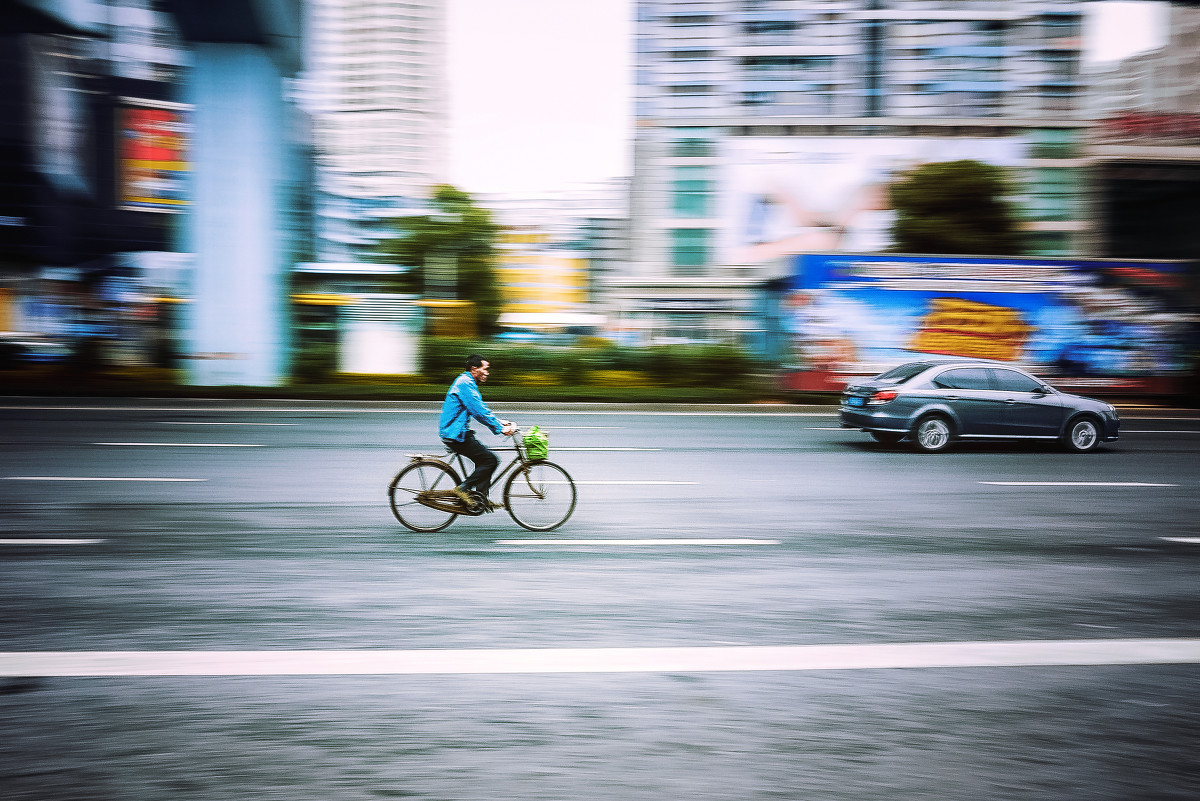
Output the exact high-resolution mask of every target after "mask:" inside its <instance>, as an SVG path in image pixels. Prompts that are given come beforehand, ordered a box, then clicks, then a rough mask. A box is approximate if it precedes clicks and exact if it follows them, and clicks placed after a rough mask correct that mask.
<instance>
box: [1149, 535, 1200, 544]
mask: <svg viewBox="0 0 1200 801" xmlns="http://www.w3.org/2000/svg"><path fill="white" fill-rule="evenodd" d="M1159 539H1160V540H1166V541H1167V542H1186V543H1188V544H1189V545H1200V537H1159Z"/></svg>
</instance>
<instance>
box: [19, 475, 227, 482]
mask: <svg viewBox="0 0 1200 801" xmlns="http://www.w3.org/2000/svg"><path fill="white" fill-rule="evenodd" d="M0 478H2V479H3V480H5V481H149V482H156V481H163V482H175V481H208V479H207V478H144V477H134V476H129V477H118V476H0Z"/></svg>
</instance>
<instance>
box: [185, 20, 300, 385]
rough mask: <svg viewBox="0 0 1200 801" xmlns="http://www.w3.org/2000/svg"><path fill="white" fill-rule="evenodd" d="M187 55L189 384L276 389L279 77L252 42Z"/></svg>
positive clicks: (282, 155)
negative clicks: (192, 259)
mask: <svg viewBox="0 0 1200 801" xmlns="http://www.w3.org/2000/svg"><path fill="white" fill-rule="evenodd" d="M191 55H192V69H191V71H190V76H189V79H188V84H187V90H186V92H187V98H186V99H187V101H188V103H190V104H191V106H192V112H191V113H192V117H191V123H192V131H191V153H190V160H191V163H192V166H193V169H192V173H191V201H192V204H191V213H190V214H188V215H186V220H185V222H184V226H185V230H184V232H183V234H184V240H185V241H184V250H186V251H187V252H190V253H193V254H195V268H194V271H193V285H192V291H191V303H189V304H188V309H187V313H186V318H185V319H186V332H187V333H186V340H185V341H186V348H187V354H186V355H187V364H188V368H189V369H188V381H189V383H191V384H194V385H200V386H218V385H245V386H275V385H278V384H281V383H283V381H284V379H285V377H286V371H287V364H286V361H287V338H288V324H287V299H286V289H287V280H286V278H287V275H288V267H289V266H288V265H286V264H285V263H284V261H285V254H287V253H288V252H289V248H288V246H287V245H288V240H289V235H288V232H287V230H286V228H287V226H286V223H285V220H286V214H285V212H286V209H285V208H284V204H285V203H286V202H288V199H287V198H288V195H287V192H286V181H287V177H288V169H289V166H290V165H291V159H290V157H289V156H290V154H289V149H290V147H291V144H290V140H289V137H288V136H287V135H286V128H285V126H286V121H287V117H286V113H285V111H286V109H285V106H284V103H285V100H284V86H283V76H282V75H281V73H280V70H279V67H278V65H277V64H276V63H275V62H274V61H273V60H272V59H271V58H270V55H269V53H268V52H266V50H265V49H264V48H262V47H260V46H256V45H252V44H240V43H233V44H230V43H196V44H195V45H194V46H193V49H192V51H191Z"/></svg>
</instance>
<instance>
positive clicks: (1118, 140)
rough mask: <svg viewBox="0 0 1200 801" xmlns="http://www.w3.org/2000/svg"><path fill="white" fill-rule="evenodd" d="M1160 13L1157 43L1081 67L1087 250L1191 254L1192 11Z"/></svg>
mask: <svg viewBox="0 0 1200 801" xmlns="http://www.w3.org/2000/svg"><path fill="white" fill-rule="evenodd" d="M1168 13H1169V17H1168V24H1167V32H1168V34H1167V37H1168V38H1167V42H1166V44H1165V45H1164V46H1163V47H1161V48H1158V49H1156V50H1151V51H1149V52H1146V53H1141V54H1139V55H1136V56H1134V57H1132V58H1128V59H1124V60H1122V61H1119V62H1117V63H1115V64H1112V65H1109V66H1107V67H1106V68H1104V69H1101V70H1097V71H1096V72H1095V73H1093V74H1091V75H1089V78H1090V79H1091V80H1090V83H1091V88H1090V91H1089V94H1088V104H1087V107H1088V115H1089V116H1090V117H1091V118H1092V119H1093V120H1094V125H1093V127H1092V129H1091V131H1090V134H1089V136H1088V140H1087V148H1086V153H1085V155H1086V157H1087V163H1088V169H1089V174H1090V176H1091V178H1092V198H1093V203H1094V209H1095V216H1096V218H1097V220H1098V221H1099V224H1098V225H1097V226H1096V229H1095V237H1094V243H1093V247H1092V251H1093V252H1096V253H1103V254H1105V255H1109V256H1123V257H1143V258H1144V257H1153V258H1177V259H1178V258H1182V259H1200V228H1198V227H1197V225H1196V220H1197V219H1200V10H1198V9H1196V8H1184V7H1181V6H1178V5H1172V6H1171V8H1170V10H1169V12H1168Z"/></svg>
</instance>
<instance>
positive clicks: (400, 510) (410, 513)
mask: <svg viewBox="0 0 1200 801" xmlns="http://www.w3.org/2000/svg"><path fill="white" fill-rule="evenodd" d="M456 486H458V476H456V475H455V474H454V471H453V470H451V469H450V468H449V467H447V466H446V465H444V464H442V463H440V462H413V463H412V464H410V465H409V466H408V467H406V468H404V469H403V470H401V471H400V472H399V473H397V474H396V477H395V478H393V479H392V483H391V484H388V503H389V504H391V507H392V514H393V515H395V516H396V519H397V520H399V521H400V522H401V523H403V524H404V525H405V527H407V528H410V529H412V530H413V531H426V532H430V531H441V530H442V529H444V528H445V527H446V526H448V525H450V524H451V523H453V522H454V518H456V517H458V515H457V514H455V513H454V512H446V511H443V510H441V509H434V508H432V507H429V506H425V505H424V504H422V503H421V502H420V501H418V500H417V493H419V492H427V491H429V490H448V489H454V488H455V487H456Z"/></svg>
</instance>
